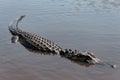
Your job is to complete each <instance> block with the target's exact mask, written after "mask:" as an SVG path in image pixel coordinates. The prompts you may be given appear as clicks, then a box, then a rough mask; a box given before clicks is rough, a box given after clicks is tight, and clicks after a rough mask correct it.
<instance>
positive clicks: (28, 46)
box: [20, 39, 92, 67]
mask: <svg viewBox="0 0 120 80" xmlns="http://www.w3.org/2000/svg"><path fill="white" fill-rule="evenodd" d="M20 43H21V44H22V45H23V46H24V47H25V48H26V49H27V50H28V51H30V52H32V53H35V54H41V55H57V54H56V53H51V52H44V51H40V50H38V49H36V48H35V47H33V46H31V45H30V44H29V43H28V42H26V41H25V40H22V39H21V40H20ZM60 56H61V55H60ZM61 58H66V57H64V56H61ZM66 59H68V58H66ZM69 60H70V61H71V62H73V63H76V64H78V65H81V66H85V67H89V66H90V65H92V64H89V63H85V62H81V61H73V60H71V59H69Z"/></svg>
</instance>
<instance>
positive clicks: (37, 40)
mask: <svg viewBox="0 0 120 80" xmlns="http://www.w3.org/2000/svg"><path fill="white" fill-rule="evenodd" d="M23 17H24V16H21V17H20V18H18V19H17V22H16V27H15V28H13V26H11V25H9V31H10V32H11V34H12V35H13V37H12V39H11V40H12V42H13V43H16V42H20V43H21V44H24V43H28V44H27V46H30V47H33V48H34V49H36V50H40V51H42V52H48V53H49V52H50V53H56V54H60V56H62V57H65V58H68V59H70V60H74V61H82V62H85V63H89V64H96V63H99V62H100V60H99V59H98V58H97V57H95V56H94V54H93V53H91V52H82V51H77V50H71V49H62V48H61V47H60V46H58V45H57V44H55V43H54V42H51V41H50V40H48V39H45V38H43V37H41V36H38V35H36V34H32V33H29V32H25V31H23V30H21V29H19V28H18V23H19V22H20V21H21V20H22V18H23Z"/></svg>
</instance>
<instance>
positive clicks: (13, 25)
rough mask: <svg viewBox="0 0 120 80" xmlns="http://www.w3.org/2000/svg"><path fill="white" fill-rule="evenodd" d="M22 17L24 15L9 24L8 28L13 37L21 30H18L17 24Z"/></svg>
mask: <svg viewBox="0 0 120 80" xmlns="http://www.w3.org/2000/svg"><path fill="white" fill-rule="evenodd" d="M24 17H25V15H22V16H20V17H18V18H16V19H15V20H13V21H11V22H10V23H9V25H8V28H9V31H10V32H11V33H12V34H13V35H16V34H18V32H21V31H22V30H21V29H19V28H18V24H19V22H20V21H21V20H22V19H23V18H24Z"/></svg>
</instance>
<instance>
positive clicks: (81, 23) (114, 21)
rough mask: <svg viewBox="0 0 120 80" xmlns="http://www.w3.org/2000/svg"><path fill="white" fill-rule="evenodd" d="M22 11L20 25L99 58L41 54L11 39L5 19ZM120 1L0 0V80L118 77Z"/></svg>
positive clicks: (112, 79) (104, 79) (111, 79)
mask: <svg viewBox="0 0 120 80" xmlns="http://www.w3.org/2000/svg"><path fill="white" fill-rule="evenodd" d="M24 14H25V15H26V18H25V19H24V20H23V21H22V23H21V24H20V26H21V27H20V28H22V29H23V30H26V31H29V32H33V33H37V34H38V35H42V36H44V37H45V38H48V39H50V40H52V41H54V42H56V43H57V44H59V45H60V46H62V47H63V48H72V49H82V50H88V51H92V52H94V53H95V55H96V56H97V57H99V58H100V59H101V60H102V61H103V62H106V63H108V64H116V65H117V68H116V69H113V68H111V67H109V66H108V65H93V66H89V67H86V66H84V65H81V64H78V63H75V62H71V61H70V60H67V59H65V58H61V57H60V56H59V55H54V56H52V55H40V54H35V53H33V52H30V51H28V50H27V49H25V48H24V47H23V46H22V45H21V44H19V43H17V44H12V43H11V42H10V39H11V34H10V33H9V31H8V23H9V22H10V21H11V19H14V18H16V17H17V16H19V15H24ZM119 57H120V1H119V0H99V1H98V0H20V1H18V0H0V80H119V79H120V77H119V74H120V68H119V66H120V62H119V61H120V58H119Z"/></svg>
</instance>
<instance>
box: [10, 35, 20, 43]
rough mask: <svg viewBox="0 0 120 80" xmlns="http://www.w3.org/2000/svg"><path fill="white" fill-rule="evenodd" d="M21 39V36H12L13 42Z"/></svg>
mask: <svg viewBox="0 0 120 80" xmlns="http://www.w3.org/2000/svg"><path fill="white" fill-rule="evenodd" d="M18 41H19V36H13V37H12V38H11V42H12V43H17V42H18Z"/></svg>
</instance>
